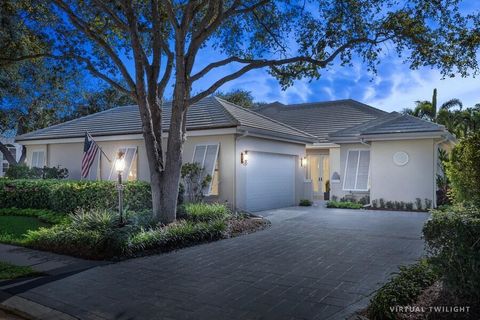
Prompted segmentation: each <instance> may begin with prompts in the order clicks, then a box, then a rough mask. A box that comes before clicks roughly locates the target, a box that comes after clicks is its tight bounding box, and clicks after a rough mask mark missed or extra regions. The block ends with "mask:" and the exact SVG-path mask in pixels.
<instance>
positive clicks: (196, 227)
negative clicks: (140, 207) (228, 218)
mask: <svg viewBox="0 0 480 320" xmlns="http://www.w3.org/2000/svg"><path fill="white" fill-rule="evenodd" d="M226 228H227V224H226V222H225V221H223V220H213V221H209V222H196V223H194V222H192V221H186V220H181V221H178V222H176V223H172V224H170V225H168V226H165V227H162V228H154V229H149V230H141V231H140V232H138V233H137V234H135V235H134V236H133V237H132V238H131V239H130V244H129V251H130V252H132V253H135V252H138V251H142V250H158V251H162V252H165V251H171V250H174V249H179V248H182V247H186V246H188V245H191V244H193V243H199V242H206V241H213V240H218V239H221V238H223V237H224V232H225V230H226Z"/></svg>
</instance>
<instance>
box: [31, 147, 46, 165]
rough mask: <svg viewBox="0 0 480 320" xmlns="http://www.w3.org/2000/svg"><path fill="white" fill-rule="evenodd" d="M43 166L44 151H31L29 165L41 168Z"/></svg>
mask: <svg viewBox="0 0 480 320" xmlns="http://www.w3.org/2000/svg"><path fill="white" fill-rule="evenodd" d="M44 166H45V151H33V152H32V162H31V163H30V167H32V168H43V167H44Z"/></svg>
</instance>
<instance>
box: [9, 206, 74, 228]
mask: <svg viewBox="0 0 480 320" xmlns="http://www.w3.org/2000/svg"><path fill="white" fill-rule="evenodd" d="M0 216H23V217H37V218H38V219H39V220H40V221H43V222H46V223H50V224H59V223H64V222H66V221H67V220H68V219H67V216H66V215H64V214H60V213H57V212H52V211H49V210H43V209H18V208H1V209H0Z"/></svg>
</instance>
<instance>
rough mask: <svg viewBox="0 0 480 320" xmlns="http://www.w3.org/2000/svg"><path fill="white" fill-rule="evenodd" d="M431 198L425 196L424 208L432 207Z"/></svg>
mask: <svg viewBox="0 0 480 320" xmlns="http://www.w3.org/2000/svg"><path fill="white" fill-rule="evenodd" d="M432 203H433V202H432V200H430V199H427V198H425V210H429V209H432Z"/></svg>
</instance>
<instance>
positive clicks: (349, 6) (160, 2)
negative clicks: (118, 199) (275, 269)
mask: <svg viewBox="0 0 480 320" xmlns="http://www.w3.org/2000/svg"><path fill="white" fill-rule="evenodd" d="M42 3H44V4H45V5H46V6H47V7H48V10H49V13H50V14H52V16H53V18H51V17H48V18H45V17H44V16H38V15H37V16H36V15H35V14H30V15H29V16H28V19H29V20H30V21H31V23H32V24H36V27H37V28H38V29H42V30H44V33H45V34H46V35H48V36H49V37H50V38H51V39H52V43H53V44H54V46H55V50H53V52H52V53H51V54H49V56H50V57H51V58H53V59H60V60H65V59H71V60H74V61H76V62H77V63H78V64H80V65H83V66H84V67H85V68H86V69H87V70H89V71H90V72H91V73H92V74H93V75H95V76H96V77H98V78H100V79H103V80H105V81H106V82H107V83H109V84H110V85H111V86H113V87H114V88H116V89H117V90H120V91H122V92H124V93H127V94H129V95H131V96H132V98H134V99H135V101H136V102H137V104H138V106H139V110H140V114H141V119H142V126H143V136H144V139H145V145H146V150H147V157H148V163H149V167H150V180H151V187H152V201H153V213H154V215H155V216H156V217H158V218H159V219H160V220H161V221H162V222H164V223H168V222H171V221H173V220H175V217H176V201H177V193H178V184H179V177H180V168H181V163H182V146H183V143H184V141H185V138H186V114H187V110H188V108H189V106H190V105H192V104H193V103H195V102H198V101H199V100H201V99H202V98H204V97H206V96H208V95H210V94H212V93H214V92H215V91H216V90H217V89H219V88H220V87H221V86H222V85H223V84H225V83H226V82H229V81H232V80H235V79H237V78H238V77H241V76H242V75H244V74H245V73H247V72H249V71H251V70H255V69H260V68H268V70H269V72H270V73H271V74H272V75H273V76H275V77H276V78H277V79H278V80H279V81H280V83H281V85H282V86H283V87H287V86H289V85H292V84H293V83H294V81H295V80H296V79H300V78H303V77H307V78H318V77H320V76H321V74H322V73H326V72H328V70H329V69H330V68H331V67H332V66H334V65H335V64H339V65H347V64H350V63H353V62H361V61H363V62H364V63H366V64H367V65H368V66H369V67H370V69H371V70H373V71H375V66H376V64H377V63H378V61H380V60H381V58H382V57H383V56H384V52H383V51H385V49H387V50H396V51H397V52H398V53H399V54H402V57H404V60H405V62H406V63H408V64H409V65H410V66H411V67H412V68H418V67H420V66H436V67H437V68H439V69H440V70H441V71H442V73H443V74H444V75H447V76H450V75H454V74H460V75H467V74H468V73H469V72H470V71H471V70H474V71H476V70H477V61H476V48H477V45H478V42H479V36H478V32H477V31H478V30H477V28H478V17H476V16H473V15H470V16H464V15H462V14H461V13H460V12H459V8H458V1H456V0H438V1H431V0H412V1H396V0H368V1H365V0H317V1H312V0H310V1H309V0H302V1H294V0H279V1H268V0H191V1H180V0H110V1H107V0H43V2H42ZM204 52H209V53H210V54H209V55H205V54H204V55H201V53H204ZM200 55H201V56H202V57H207V58H203V59H201V60H200V59H199V56H200ZM130 65H133V68H130ZM232 70H233V71H232ZM207 75H208V78H209V79H211V78H212V77H211V76H212V75H213V78H215V79H214V80H213V81H212V80H211V81H210V82H206V81H204V79H205V78H207V77H205V76H207ZM215 76H216V77H215ZM198 83H201V86H199V87H201V89H198V90H196V91H195V92H194V91H193V88H194V86H195V88H197V84H198ZM124 84H125V85H124ZM169 84H171V85H173V98H172V112H171V121H170V125H169V127H168V128H163V127H162V121H161V120H162V117H163V113H162V105H161V101H162V98H163V97H164V95H165V89H166V88H167V85H169ZM165 130H166V131H168V138H167V143H166V150H164V147H163V146H162V132H163V131H165Z"/></svg>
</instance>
